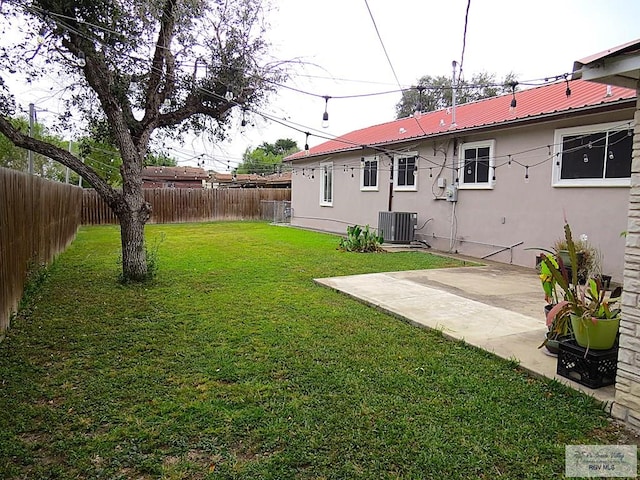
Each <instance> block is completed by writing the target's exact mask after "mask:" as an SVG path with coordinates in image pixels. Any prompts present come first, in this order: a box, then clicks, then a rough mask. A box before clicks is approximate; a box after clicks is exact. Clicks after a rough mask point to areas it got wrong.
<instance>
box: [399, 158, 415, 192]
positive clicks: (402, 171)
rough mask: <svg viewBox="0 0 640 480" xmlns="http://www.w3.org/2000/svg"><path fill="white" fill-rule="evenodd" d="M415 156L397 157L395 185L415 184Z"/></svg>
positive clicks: (409, 185)
mask: <svg viewBox="0 0 640 480" xmlns="http://www.w3.org/2000/svg"><path fill="white" fill-rule="evenodd" d="M415 172H416V157H400V158H398V179H397V182H396V185H398V186H399V187H412V186H414V185H415V184H416V175H415Z"/></svg>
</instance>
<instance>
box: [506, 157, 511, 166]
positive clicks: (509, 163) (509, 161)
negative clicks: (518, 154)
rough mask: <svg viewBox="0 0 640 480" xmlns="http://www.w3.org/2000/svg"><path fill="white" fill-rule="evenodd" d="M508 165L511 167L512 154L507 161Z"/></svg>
mask: <svg viewBox="0 0 640 480" xmlns="http://www.w3.org/2000/svg"><path fill="white" fill-rule="evenodd" d="M507 165H508V166H509V168H511V155H509V160H508V161H507Z"/></svg>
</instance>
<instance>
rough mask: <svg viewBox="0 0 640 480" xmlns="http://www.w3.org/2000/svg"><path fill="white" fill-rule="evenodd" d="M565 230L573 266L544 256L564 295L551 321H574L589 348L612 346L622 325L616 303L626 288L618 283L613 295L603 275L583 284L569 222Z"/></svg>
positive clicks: (580, 341)
mask: <svg viewBox="0 0 640 480" xmlns="http://www.w3.org/2000/svg"><path fill="white" fill-rule="evenodd" d="M564 233H565V239H566V244H567V250H568V252H569V258H570V259H571V268H570V269H566V268H564V263H563V261H562V258H560V257H556V258H555V260H556V262H555V263H554V262H553V261H552V260H551V258H550V256H549V255H545V256H544V257H543V259H542V261H543V262H544V264H545V265H546V268H548V270H549V272H550V273H551V275H552V277H553V280H554V281H555V283H556V284H557V286H558V287H559V288H560V289H562V291H563V297H564V300H562V301H559V302H558V303H557V304H556V305H555V306H554V307H553V308H552V309H551V310H550V311H549V313H548V314H547V323H549V322H550V321H552V322H557V323H558V324H561V325H565V324H566V323H567V322H570V324H571V330H572V331H573V334H574V336H575V340H576V343H577V344H578V345H580V346H581V347H583V348H586V349H587V350H588V349H590V348H591V349H594V350H608V349H610V348H612V347H613V345H614V344H615V342H616V338H617V334H618V329H619V327H620V309H619V308H614V306H615V304H616V303H617V302H618V301H619V300H620V295H621V293H622V289H621V288H619V287H618V288H616V289H615V290H614V291H613V292H612V293H611V294H610V295H609V293H608V292H607V290H606V289H605V288H603V286H602V282H601V280H600V279H599V278H589V279H587V280H586V282H585V284H584V285H580V284H579V282H578V261H577V253H576V245H575V243H574V241H573V238H572V236H571V228H570V226H569V224H568V223H565V226H564ZM569 274H570V275H571V276H570V277H569Z"/></svg>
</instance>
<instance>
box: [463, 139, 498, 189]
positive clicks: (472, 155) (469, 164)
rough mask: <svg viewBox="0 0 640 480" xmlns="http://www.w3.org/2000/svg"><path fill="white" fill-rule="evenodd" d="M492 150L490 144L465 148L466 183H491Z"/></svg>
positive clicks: (464, 177) (464, 174)
mask: <svg viewBox="0 0 640 480" xmlns="http://www.w3.org/2000/svg"><path fill="white" fill-rule="evenodd" d="M490 151H491V150H490V147H488V146H487V147H472V148H465V149H464V172H463V174H462V178H463V182H464V183H467V184H472V183H489V160H490Z"/></svg>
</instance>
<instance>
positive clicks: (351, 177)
mask: <svg viewBox="0 0 640 480" xmlns="http://www.w3.org/2000/svg"><path fill="white" fill-rule="evenodd" d="M351 178H353V167H351Z"/></svg>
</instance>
